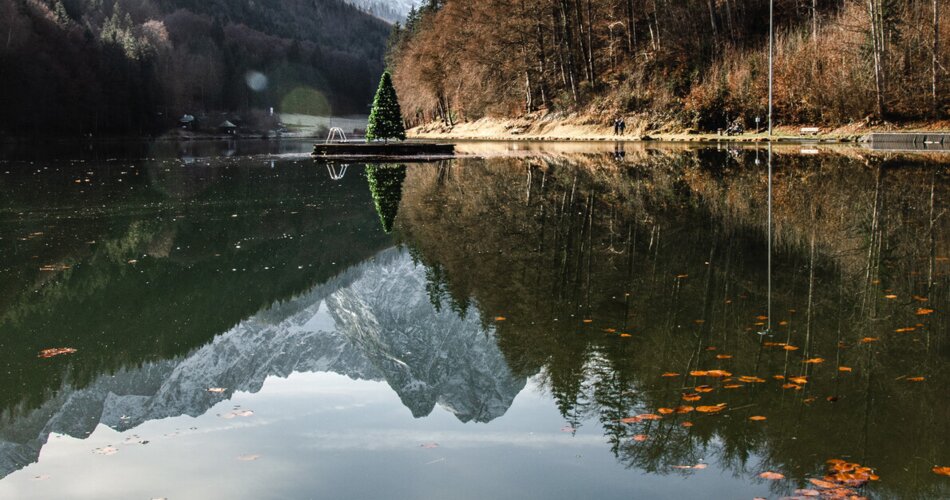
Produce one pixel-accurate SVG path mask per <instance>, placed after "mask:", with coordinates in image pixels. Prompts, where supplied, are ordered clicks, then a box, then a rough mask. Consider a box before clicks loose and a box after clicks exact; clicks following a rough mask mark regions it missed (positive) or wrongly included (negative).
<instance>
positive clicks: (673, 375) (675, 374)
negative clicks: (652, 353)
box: [660, 372, 680, 377]
mask: <svg viewBox="0 0 950 500" xmlns="http://www.w3.org/2000/svg"><path fill="white" fill-rule="evenodd" d="M660 376H661V377H679V376H680V374H679V373H676V372H666V373H664V374H663V375H660Z"/></svg>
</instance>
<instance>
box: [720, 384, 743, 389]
mask: <svg viewBox="0 0 950 500" xmlns="http://www.w3.org/2000/svg"><path fill="white" fill-rule="evenodd" d="M740 387H745V386H744V385H742V384H727V385H724V386H722V388H723V389H738V388H740Z"/></svg>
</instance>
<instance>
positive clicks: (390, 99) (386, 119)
mask: <svg viewBox="0 0 950 500" xmlns="http://www.w3.org/2000/svg"><path fill="white" fill-rule="evenodd" d="M374 139H383V140H386V141H388V140H389V139H398V140H400V141H404V140H406V128H405V127H404V126H403V123H402V109H400V107H399V98H398V97H397V96H396V89H395V88H394V87H393V79H392V76H391V75H390V74H389V71H386V72H385V73H383V77H382V78H381V79H380V80H379V89H377V90H376V98H375V99H373V110H372V111H371V112H370V114H369V125H367V127H366V140H367V141H372V140H374Z"/></svg>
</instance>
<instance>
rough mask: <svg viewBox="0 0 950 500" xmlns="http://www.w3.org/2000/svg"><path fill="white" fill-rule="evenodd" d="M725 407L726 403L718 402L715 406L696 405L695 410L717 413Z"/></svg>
mask: <svg viewBox="0 0 950 500" xmlns="http://www.w3.org/2000/svg"><path fill="white" fill-rule="evenodd" d="M725 409H726V403H719V404H718V405H715V406H697V407H696V411H698V412H699V413H719V412H721V411H722V410H725Z"/></svg>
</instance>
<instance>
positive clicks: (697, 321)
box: [693, 319, 706, 325]
mask: <svg viewBox="0 0 950 500" xmlns="http://www.w3.org/2000/svg"><path fill="white" fill-rule="evenodd" d="M705 322H706V320H704V319H694V320H693V323H696V324H697V325H701V324H703V323H705Z"/></svg>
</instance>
